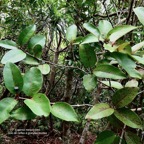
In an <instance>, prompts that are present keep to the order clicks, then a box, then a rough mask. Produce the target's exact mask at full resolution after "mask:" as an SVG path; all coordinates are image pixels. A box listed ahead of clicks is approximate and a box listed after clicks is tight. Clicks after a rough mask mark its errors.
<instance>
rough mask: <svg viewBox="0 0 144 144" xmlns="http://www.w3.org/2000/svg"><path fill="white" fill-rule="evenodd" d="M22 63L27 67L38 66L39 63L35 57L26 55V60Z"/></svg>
mask: <svg viewBox="0 0 144 144" xmlns="http://www.w3.org/2000/svg"><path fill="white" fill-rule="evenodd" d="M23 62H24V63H25V64H29V65H39V61H38V60H37V59H36V58H35V57H33V56H30V55H28V54H27V55H26V58H25V59H24V60H23Z"/></svg>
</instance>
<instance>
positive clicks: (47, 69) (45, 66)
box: [38, 64, 50, 75]
mask: <svg viewBox="0 0 144 144" xmlns="http://www.w3.org/2000/svg"><path fill="white" fill-rule="evenodd" d="M38 69H39V70H40V71H41V73H42V74H43V75H47V74H48V73H49V72H50V66H49V65H48V64H43V65H39V66H38Z"/></svg>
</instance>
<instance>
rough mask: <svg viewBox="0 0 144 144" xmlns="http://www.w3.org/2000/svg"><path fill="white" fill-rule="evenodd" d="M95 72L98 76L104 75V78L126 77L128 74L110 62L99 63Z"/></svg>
mask: <svg viewBox="0 0 144 144" xmlns="http://www.w3.org/2000/svg"><path fill="white" fill-rule="evenodd" d="M93 73H94V74H95V75H96V76H97V77H102V78H111V79H124V78H126V75H125V74H124V73H123V72H122V71H120V70H119V69H118V68H116V67H114V66H112V65H108V64H101V65H98V66H97V67H96V68H95V69H94V71H93Z"/></svg>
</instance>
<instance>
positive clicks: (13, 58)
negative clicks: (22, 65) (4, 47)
mask: <svg viewBox="0 0 144 144" xmlns="http://www.w3.org/2000/svg"><path fill="white" fill-rule="evenodd" d="M25 57H26V54H25V53H24V52H23V51H22V50H18V49H13V50H10V51H8V52H7V53H6V54H5V55H4V56H3V58H2V60H1V63H2V64H6V63H7V62H12V63H16V62H19V61H21V60H23V59H24V58H25Z"/></svg>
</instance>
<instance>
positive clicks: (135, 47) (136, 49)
mask: <svg viewBox="0 0 144 144" xmlns="http://www.w3.org/2000/svg"><path fill="white" fill-rule="evenodd" d="M142 47H144V41H142V42H140V43H138V44H136V45H134V46H133V47H132V48H131V49H132V53H136V52H137V51H138V50H139V49H141V48H142Z"/></svg>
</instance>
